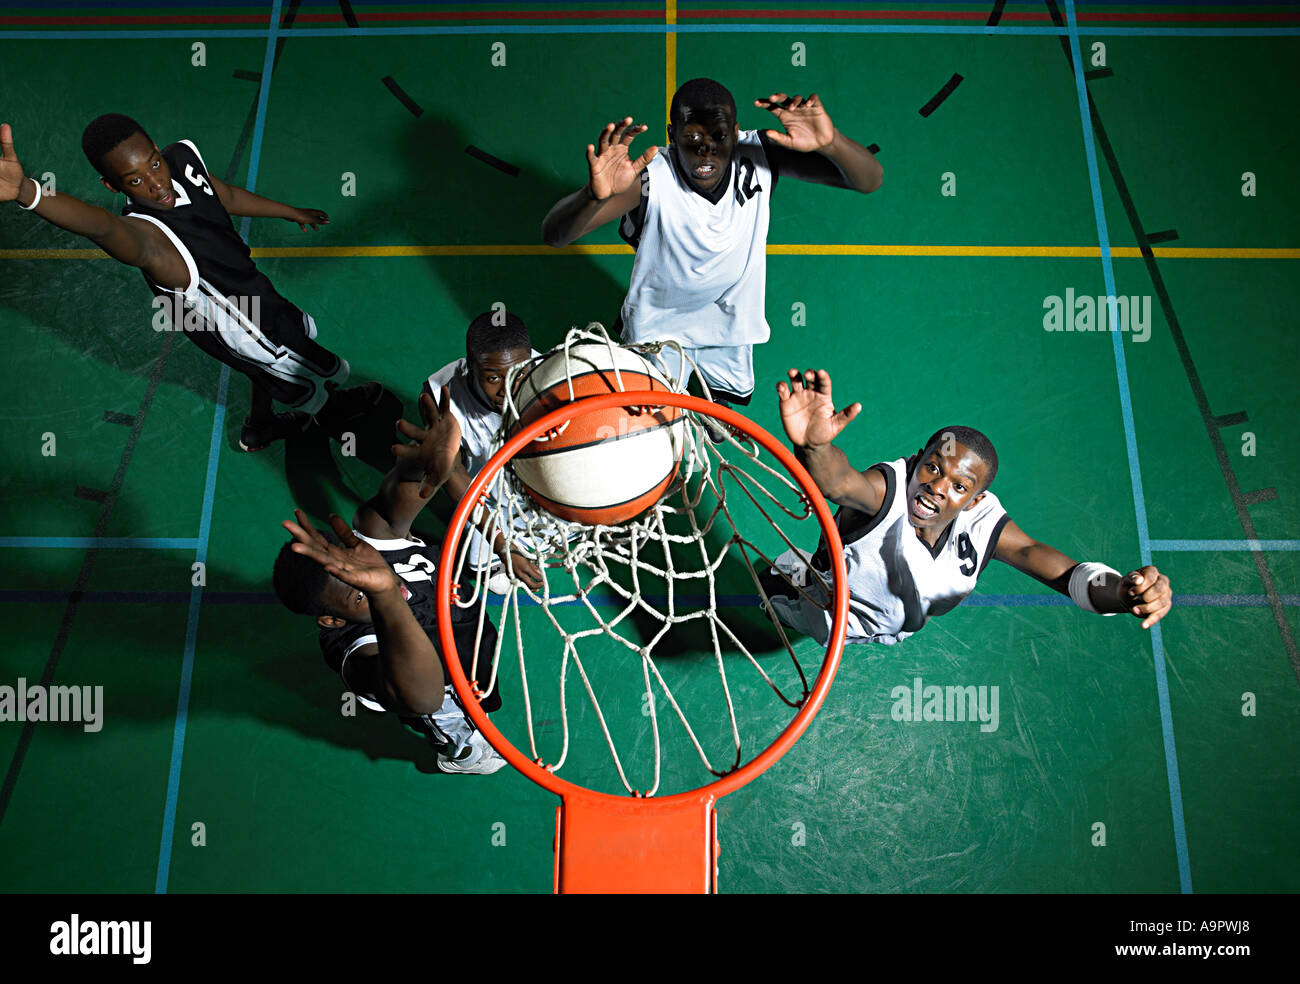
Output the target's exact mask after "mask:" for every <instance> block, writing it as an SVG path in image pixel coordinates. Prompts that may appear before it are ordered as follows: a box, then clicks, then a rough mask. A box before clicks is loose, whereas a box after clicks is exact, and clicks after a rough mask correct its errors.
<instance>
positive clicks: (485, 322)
mask: <svg viewBox="0 0 1300 984" xmlns="http://www.w3.org/2000/svg"><path fill="white" fill-rule="evenodd" d="M520 348H521V349H528V350H529V351H532V348H533V343H532V341H531V339H529V337H528V326H527V325H525V324H524V319H523V318H521V317H519V315H517V314H512V313H511V312H509V311H500V310H497V311H484V312H483V313H482V314H480V315H479V316H478V317H477V318H475V319H474V320H473V321H471V322H470V323H469V330H468V331H466V332H465V351H466V352H467V353H469V354H470V355H488V354H490V353H492V352H508V351H510V350H511V349H520Z"/></svg>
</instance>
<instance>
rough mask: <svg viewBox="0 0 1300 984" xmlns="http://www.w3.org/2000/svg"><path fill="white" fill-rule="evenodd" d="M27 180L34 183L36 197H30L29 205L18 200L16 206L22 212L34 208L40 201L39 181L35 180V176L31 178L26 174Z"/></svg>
mask: <svg viewBox="0 0 1300 984" xmlns="http://www.w3.org/2000/svg"><path fill="white" fill-rule="evenodd" d="M27 180H28V181H30V182H31V183H32V184H34V185H36V197H35V198H33V199H32V203H31V204H30V205H24V204H23V203H22V202H18V207H19V208H21V209H22V210H23V211H24V212H30V211H31V210H32V209H34V208H35V207H36V206H37V205H39V204H40V203H41V183H40V182H39V181H37V180H36V179H35V178H33V177H32V176H31V175H28V177H27ZM14 201H16V202H17V201H18V199H16V198H15V199H14Z"/></svg>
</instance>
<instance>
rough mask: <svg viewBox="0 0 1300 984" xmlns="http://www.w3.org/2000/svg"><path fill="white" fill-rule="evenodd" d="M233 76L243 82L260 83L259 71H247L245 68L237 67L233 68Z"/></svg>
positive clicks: (260, 74)
mask: <svg viewBox="0 0 1300 984" xmlns="http://www.w3.org/2000/svg"><path fill="white" fill-rule="evenodd" d="M235 78H237V79H243V80H244V81H245V82H258V83H260V82H261V81H262V73H261V72H250V71H249V70H248V69H246V68H237V69H235Z"/></svg>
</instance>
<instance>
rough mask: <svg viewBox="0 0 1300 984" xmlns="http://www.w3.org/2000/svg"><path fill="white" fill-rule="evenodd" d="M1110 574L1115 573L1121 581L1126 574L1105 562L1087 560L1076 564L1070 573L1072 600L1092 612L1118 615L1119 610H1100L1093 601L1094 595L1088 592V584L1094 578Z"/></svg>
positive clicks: (1086, 610)
mask: <svg viewBox="0 0 1300 984" xmlns="http://www.w3.org/2000/svg"><path fill="white" fill-rule="evenodd" d="M1108 574H1110V575H1114V576H1115V577H1116V578H1118V579H1119V580H1121V581H1122V580H1123V579H1124V575H1122V574H1120V572H1119V571H1117V570H1115V569H1114V568H1113V567H1107V566H1106V565H1105V564H1098V563H1097V562H1095V561H1087V562H1085V563H1082V564H1078V565H1076V566H1075V568H1074V570H1073V571H1072V572H1071V573H1070V600H1072V601H1073V602H1074V603H1075V604H1076V605H1078V606H1079V607H1080V608H1082V609H1083V610H1084V611H1085V612H1092V613H1093V614H1094V615H1118V614H1119V612H1102V611H1098V610H1097V606H1096V605H1094V604H1093V603H1092V596H1091V595H1089V594H1088V585H1089V584H1090V583H1091V582H1092V581H1093V579H1095V578H1099V577H1104V576H1105V575H1108ZM1103 583H1104V581H1103Z"/></svg>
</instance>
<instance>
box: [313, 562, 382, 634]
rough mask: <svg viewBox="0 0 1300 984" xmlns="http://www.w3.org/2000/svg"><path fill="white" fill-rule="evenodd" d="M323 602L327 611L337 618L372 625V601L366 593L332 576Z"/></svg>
mask: <svg viewBox="0 0 1300 984" xmlns="http://www.w3.org/2000/svg"><path fill="white" fill-rule="evenodd" d="M321 600H322V601H323V602H324V603H325V608H326V610H328V611H329V613H330V614H331V615H333V616H334V617H335V618H341V619H343V620H344V621H346V622H362V623H364V624H366V625H369V624H370V621H371V618H370V599H369V598H367V597H366V595H365V592H363V591H358V590H357V589H356V588H354V587H352V586H351V585H348V584H344V583H343V582H342V581H340V580H339V579H338V578H336V577H335V576H334V575H332V574H331V575H330V580H329V584H328V585H327V586H326V588H325V597H324V598H322V599H321Z"/></svg>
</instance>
